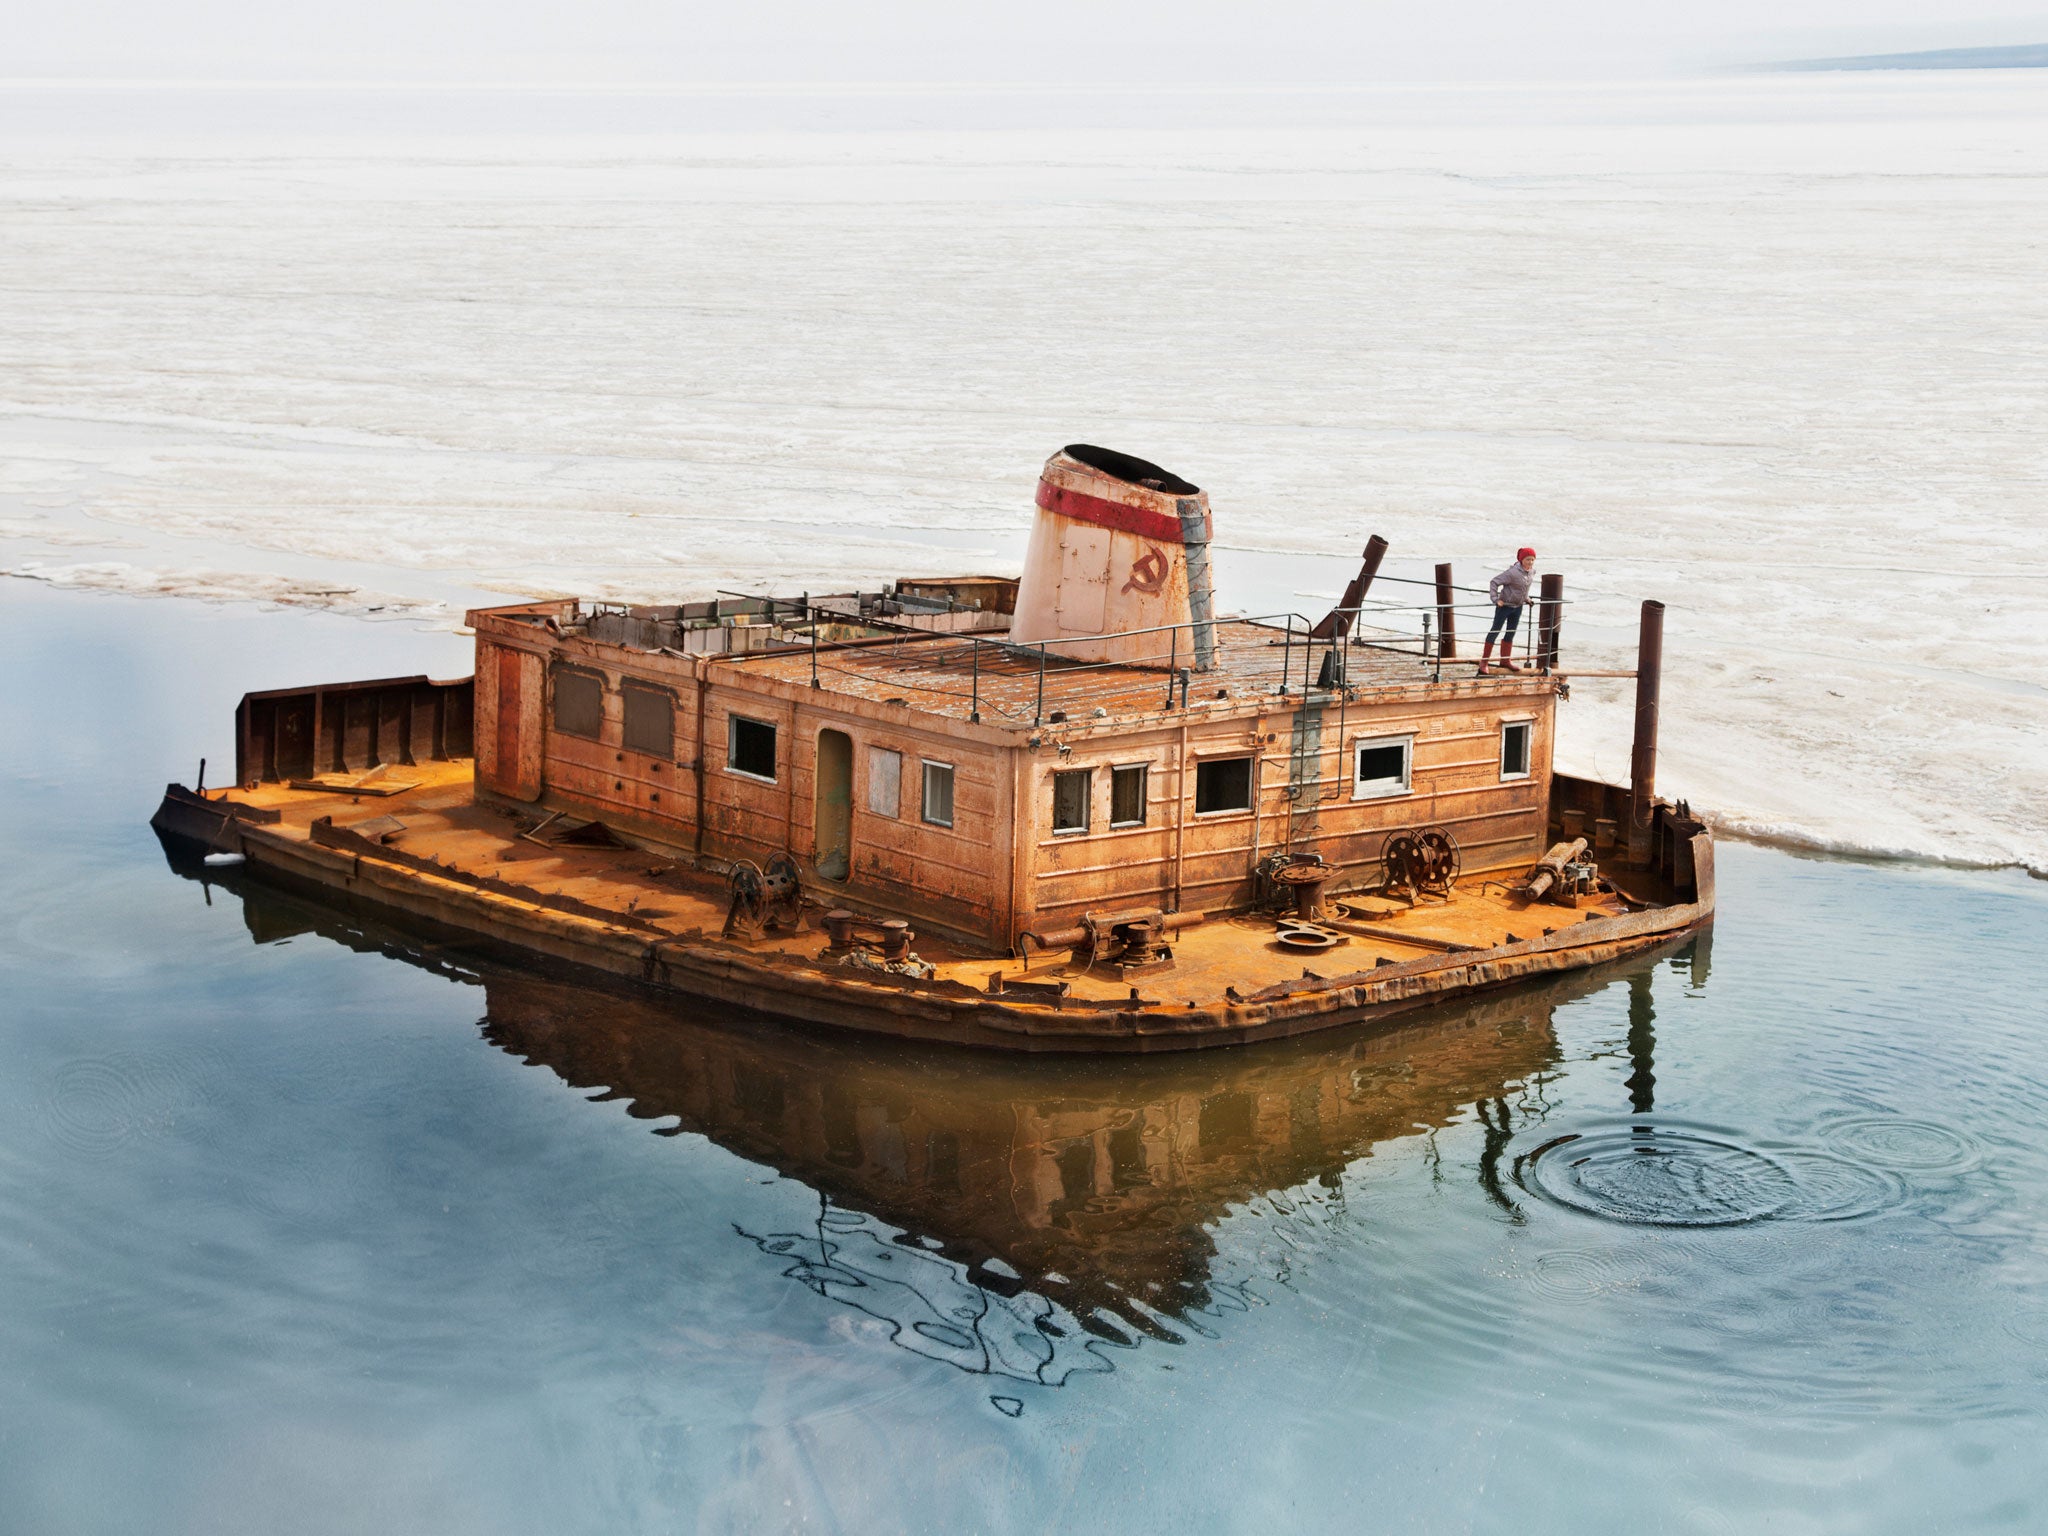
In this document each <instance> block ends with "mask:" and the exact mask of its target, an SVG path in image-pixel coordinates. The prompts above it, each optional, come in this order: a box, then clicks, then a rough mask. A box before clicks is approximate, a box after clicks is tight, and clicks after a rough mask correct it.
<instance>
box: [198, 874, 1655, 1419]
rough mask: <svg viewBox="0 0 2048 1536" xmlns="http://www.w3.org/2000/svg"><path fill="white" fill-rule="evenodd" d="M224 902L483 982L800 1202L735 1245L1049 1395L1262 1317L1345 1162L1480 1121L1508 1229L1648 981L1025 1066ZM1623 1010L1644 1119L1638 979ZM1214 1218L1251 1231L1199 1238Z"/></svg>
mask: <svg viewBox="0 0 2048 1536" xmlns="http://www.w3.org/2000/svg"><path fill="white" fill-rule="evenodd" d="M233 884H234V885H235V886H236V888H237V889H238V890H239V891H240V892H241V894H242V896H243V900H244V912H245V914H246V919H247V922H248V925H249V928H250V931H251V933H252V934H253V935H254V936H255V937H256V938H257V940H258V941H259V942H266V941H274V940H276V939H279V938H283V937H287V936H290V935H293V934H298V933H305V932H309V931H310V932H317V933H320V934H322V935H324V936H326V937H329V938H332V939H335V940H337V941H339V942H341V943H344V944H348V945H350V946H352V947H355V948H359V949H375V950H380V951H383V952H385V953H388V954H392V955H395V956H398V957H400V958H404V959H407V960H409V961H411V962H412V963H415V964H423V965H427V966H430V967H431V968H433V969H436V970H439V971H442V972H444V973H449V974H455V975H460V976H463V977H465V978H467V979H474V980H480V981H481V983H482V985H483V988H484V994H485V1016H484V1019H483V1020H482V1023H481V1028H482V1030H483V1033H484V1035H485V1037H486V1038H487V1039H489V1040H490V1041H491V1042H492V1043H493V1044H495V1045H497V1046H498V1047H500V1048H501V1049H503V1050H505V1051H508V1052H511V1053H512V1054H514V1055H516V1056H518V1057H520V1058H522V1059H523V1060H525V1061H526V1062H528V1063H530V1064H532V1065H535V1066H540V1067H545V1068H547V1069H548V1070H549V1071H551V1072H553V1073H555V1074H556V1075H557V1076H558V1077H560V1078H561V1079H562V1081H563V1082H564V1083H566V1084H568V1085H570V1086H572V1087H575V1088H579V1089H584V1090H593V1089H603V1090H606V1091H605V1092H604V1093H603V1094H602V1095H601V1097H603V1098H605V1099H608V1100H630V1101H631V1108H630V1112H631V1113H632V1114H634V1115H636V1116H638V1117H641V1118H645V1119H649V1120H667V1119H669V1118H671V1117H673V1119H674V1120H675V1121H676V1122H678V1123H677V1124H674V1125H660V1126H657V1127H656V1129H657V1130H658V1131H659V1132H660V1133H661V1134H667V1135H680V1134H684V1133H691V1134H696V1135H701V1136H704V1137H706V1138H708V1139H709V1140H711V1141H713V1142H715V1143H717V1144H718V1145H719V1146H721V1147H724V1148H726V1149H728V1150H730V1151H732V1152H734V1153H737V1154H739V1155H740V1156H742V1157H745V1158H748V1159H751V1160H754V1161H757V1162H760V1163H762V1164H765V1165H767V1166H769V1167H771V1168H773V1169H775V1170H777V1171H778V1172H779V1173H781V1174H782V1175H784V1176H785V1177H787V1178H790V1179H794V1180H799V1181H801V1182H802V1183H803V1184H804V1185H806V1186H808V1187H809V1188H810V1189H812V1190H814V1191H816V1193H817V1196H818V1211H817V1215H816V1218H815V1219H814V1220H812V1221H809V1222H806V1223H804V1224H802V1226H801V1227H800V1228H798V1229H796V1230H777V1231H767V1230H763V1231H751V1230H744V1229H736V1230H738V1231H739V1235H740V1236H741V1237H742V1238H744V1239H745V1240H746V1241H748V1242H751V1243H753V1244H754V1245H755V1246H756V1247H757V1248H758V1249H759V1250H760V1251H761V1253H762V1254H763V1255H764V1256H765V1257H766V1258H767V1259H768V1260H770V1261H771V1262H774V1263H776V1264H778V1265H780V1266H781V1268H782V1272H783V1273H784V1274H786V1275H788V1276H789V1277H791V1278H793V1279H795V1280H798V1281H800V1282H802V1283H803V1284H804V1285H806V1286H808V1287H810V1289H811V1290H813V1291H814V1292H816V1293H817V1294H818V1295H820V1296H822V1297H826V1298H829V1299H831V1300H833V1301H837V1302H842V1303H845V1304H846V1305H848V1306H852V1307H856V1308H858V1309H860V1310H861V1311H863V1312H865V1313H868V1314H870V1315H871V1316H873V1317H875V1318H878V1319H881V1320H882V1321H883V1322H884V1323H885V1324H886V1325H887V1326H888V1330H889V1334H890V1336H891V1337H892V1338H893V1339H894V1341H895V1342H896V1343H898V1344H899V1345H901V1346H903V1347H904V1348H907V1349H911V1350H914V1351H916V1352H917V1353H919V1354H922V1355H926V1356H929V1357H931V1358H933V1359H936V1360H942V1361H945V1362H946V1363H948V1364H950V1365H953V1366H956V1367H958V1368H960V1369H962V1370H968V1371H975V1372H982V1373H987V1374H990V1375H997V1376H1007V1377H1013V1378H1017V1379H1020V1380H1024V1381H1032V1382H1039V1383H1044V1384H1048V1385H1057V1384H1058V1383H1059V1382H1061V1381H1063V1380H1065V1379H1066V1378H1067V1377H1068V1376H1070V1375H1072V1374H1073V1373H1075V1372H1077V1371H1097V1370H1107V1369H1109V1368H1110V1362H1111V1360H1112V1359H1113V1358H1114V1352H1115V1351H1116V1350H1117V1349H1120V1348H1129V1347H1133V1346H1135V1345H1136V1344H1138V1343H1139V1342H1140V1341H1141V1340H1142V1339H1143V1338H1145V1337H1147V1336H1150V1337H1152V1338H1157V1339H1182V1338H1185V1337H1186V1336H1187V1335H1188V1334H1190V1333H1194V1334H1213V1333H1214V1332H1215V1331H1216V1328H1217V1325H1218V1324H1219V1323H1220V1322H1222V1321H1223V1320H1224V1319H1225V1318H1226V1317H1227V1315H1228V1314H1229V1313H1231V1312H1233V1311H1242V1310H1245V1309H1247V1308H1249V1307H1252V1306H1255V1305H1259V1304H1261V1303H1262V1302H1263V1301H1264V1300H1266V1299H1268V1298H1269V1297H1270V1295H1271V1294H1272V1292H1273V1291H1274V1290H1275V1289H1276V1288H1277V1287H1282V1286H1285V1285H1286V1284H1287V1283H1288V1280H1289V1278H1290V1275H1291V1274H1292V1273H1293V1271H1294V1270H1295V1269H1296V1268H1298V1267H1299V1266H1300V1265H1301V1264H1302V1263H1303V1262H1304V1259H1305V1258H1308V1257H1312V1256H1313V1254H1314V1252H1315V1251H1316V1249H1317V1248H1318V1247H1320V1246H1321V1244H1322V1243H1323V1242H1324V1241H1325V1240H1326V1238H1327V1235H1328V1230H1329V1228H1330V1227H1331V1226H1332V1224H1334V1223H1338V1222H1341V1221H1342V1220H1343V1218H1344V1200H1345V1182H1344V1174H1345V1171H1346V1169H1347V1167H1348V1166H1349V1165H1350V1164H1352V1163H1353V1162H1355V1161H1356V1160H1357V1159H1359V1158H1362V1157H1365V1156H1368V1155H1370V1154H1371V1153H1372V1152H1373V1151H1374V1149H1375V1148H1376V1147H1377V1146H1380V1145H1382V1144H1384V1143H1389V1142H1393V1141H1398V1140H1401V1139H1404V1138H1408V1137H1412V1136H1417V1135H1422V1134H1427V1133H1430V1132H1432V1131H1434V1130H1435V1129H1437V1128H1440V1127H1443V1126H1446V1125H1449V1124H1452V1123H1453V1122H1459V1121H1466V1120H1470V1119H1473V1118H1476V1119H1477V1120H1478V1121H1479V1122H1480V1123H1481V1124H1482V1125H1483V1126H1484V1127H1485V1130H1484V1150H1483V1151H1482V1154H1481V1157H1480V1163H1479V1179H1480V1183H1481V1184H1482V1186H1483V1187H1484V1188H1485V1190H1486V1192H1487V1194H1488V1196H1489V1197H1490V1198H1491V1199H1493V1200H1494V1201H1496V1202H1497V1203H1498V1204H1499V1205H1501V1206H1502V1207H1503V1208H1504V1210H1505V1211H1506V1212H1508V1213H1510V1214H1512V1213H1514V1212H1515V1209H1516V1208H1515V1205H1514V1200H1513V1195H1514V1193H1515V1191H1514V1187H1513V1184H1512V1182H1508V1183H1506V1184H1504V1183H1503V1180H1502V1170H1501V1168H1500V1166H1499V1159H1500V1154H1501V1153H1502V1151H1503V1150H1504V1149H1505V1148H1506V1146H1507V1143H1508V1141H1509V1139H1510V1137H1511V1135H1513V1134H1514V1133H1515V1132H1516V1131H1518V1130H1520V1129H1522V1128H1524V1127H1525V1126H1526V1124H1527V1122H1528V1120H1529V1118H1530V1116H1531V1115H1532V1114H1539V1115H1540V1114H1541V1112H1542V1104H1541V1094H1542V1084H1543V1081H1544V1078H1545V1074H1546V1073H1547V1072H1548V1070H1549V1069H1550V1068H1552V1067H1553V1065H1554V1064H1555V1063H1556V1061H1557V1044H1556V1040H1555V1037H1554V1035H1553V1033H1552V1030H1551V1014H1552V1011H1553V1009H1555V1008H1556V1007H1557V1006H1558V1005H1559V1004H1561V1003H1563V1002H1565V1001H1568V1000H1570V999H1571V998H1574V997H1578V996H1584V995H1586V994H1589V993H1591V992H1594V991H1597V990H1600V989H1601V988H1603V987H1605V986H1609V985H1614V984H1617V983H1621V982H1622V981H1623V978H1624V977H1625V976H1628V975H1630V974H1632V973H1634V972H1639V971H1645V970H1646V969H1647V968H1648V967H1650V966H1654V965H1655V963H1656V962H1655V961H1654V960H1648V959H1638V960H1635V961H1632V962H1626V963H1624V966H1623V968H1621V969H1620V970H1612V969H1610V970H1608V971H1605V972H1603V971H1598V970H1596V971H1588V972H1578V973H1574V974H1573V975H1571V976H1568V977H1565V978H1562V979H1560V980H1558V981H1556V982H1553V983H1551V984H1549V985H1547V986H1545V987H1541V988H1525V989H1520V990H1517V991H1514V992H1512V993H1508V994H1504V995H1502V996H1499V997H1497V998H1493V999H1489V1000H1485V1001H1481V1002H1477V1003H1467V1004H1465V1005H1463V1006H1459V1007H1455V1008H1448V1009H1445V1010H1443V1011H1442V1012H1441V1013H1438V1014H1434V1015H1425V1016H1422V1017H1420V1018H1418V1019H1417V1020H1416V1021H1414V1022H1411V1023H1408V1024H1405V1025H1403V1026H1400V1027H1397V1028H1380V1029H1376V1030H1372V1031H1370V1032H1369V1033H1362V1034H1355V1035H1351V1036H1350V1037H1348V1038H1347V1036H1346V1035H1345V1034H1343V1033H1341V1032H1339V1033H1336V1034H1331V1035H1321V1036H1316V1037H1313V1038H1312V1039H1308V1040H1302V1041H1292V1042H1276V1043H1274V1044H1270V1045H1264V1046H1254V1047H1245V1048H1240V1049H1233V1050H1229V1051H1216V1052H1213V1053H1208V1052H1195V1053H1175V1054H1172V1055H1167V1056H1161V1057H1152V1058H1146V1057H1137V1058H1129V1057H1120V1058H1104V1057H1092V1058H1089V1057H1076V1058H1045V1057H1032V1056H1023V1055H998V1054H993V1053H987V1052H981V1053H970V1052H966V1051H953V1050H949V1049H945V1048H930V1047H925V1048H916V1047H907V1046H902V1045H898V1044H895V1043H893V1042H884V1041H865V1040H864V1041H858V1042H852V1041H847V1040H843V1039H839V1038H832V1037H825V1038H820V1037H816V1036H810V1035H806V1034H805V1033H803V1032H802V1031H800V1030H799V1029H796V1028H793V1027H791V1026H788V1025H783V1024H778V1023H775V1022H772V1021H768V1020H750V1019H739V1020H728V1021H717V1020H713V1019H711V1018H708V1017H706V1016H705V1015H704V1014H703V1013H697V1012H690V1011H686V1010H685V1009H684V1008H681V1007H678V1006H676V1005H674V1004H672V1003H669V1002H667V1001H657V1000H653V999H651V998H642V997H639V996H634V995H629V994H623V993H617V992H612V991H607V990H603V989H600V988H596V987H589V986H584V985H580V984H565V983H563V982H558V981H553V980H546V979H541V978H538V977H536V976H533V975H531V974H528V973H524V972H519V971H513V970H506V969H499V968H496V967H494V966H492V965H490V964H488V963H485V964H482V965H479V966H473V965H472V964H471V963H470V960H469V957H468V956H467V954H465V953H464V952H462V951H458V950H450V949H442V948H438V947H435V946H427V945H422V944H421V943H420V942H419V941H418V940H417V939H416V938H410V937H408V936H406V935H405V934H402V933H400V932H398V931H396V930H393V929H389V928H384V927H381V926H379V925H378V924H377V923H376V922H375V921H374V920H371V919H366V918H362V917H358V916H356V915H354V914H353V913H345V912H343V911H341V910H339V909H336V908H331V907H328V906H326V905H325V904H323V903H316V902H313V901H310V900H308V901H302V900H300V899H298V898H296V897H287V896H283V895H280V894H278V893H277V892H275V891H273V890H271V889H269V888H267V887H265V886H263V885H261V884H258V883H255V882H249V881H246V880H235V881H234V882H233ZM451 960H455V961H457V962H458V963H453V964H451ZM1636 1003H1637V1015H1636V1017H1637V1021H1638V1022H1637V1029H1636V1031H1635V1032H1634V1033H1633V1034H1632V1036H1631V1045H1632V1046H1633V1047H1634V1048H1635V1049H1636V1050H1637V1051H1638V1052H1639V1053H1640V1054H1639V1059H1638V1060H1637V1062H1636V1066H1637V1069H1638V1072H1639V1074H1640V1077H1641V1079H1642V1080H1643V1081H1642V1082H1640V1083H1636V1084H1632V1086H1634V1087H1635V1088H1636V1089H1637V1090H1638V1093H1639V1098H1638V1103H1640V1102H1641V1097H1642V1096H1646V1088H1647V1079H1648V1076H1649V1073H1648V1065H1649V1064H1648V1060H1647V1036H1648V1027H1647V1018H1646V1016H1645V1010H1646V1007H1647V992H1646V991H1645V990H1642V984H1638V994H1637V999H1636ZM1511 1098H1512V1100H1513V1102H1512V1103H1511ZM1234 1213H1235V1214H1240V1215H1246V1214H1248V1215H1251V1216H1253V1217H1254V1218H1255V1219H1253V1220H1251V1221H1248V1222H1245V1223H1242V1224H1241V1230H1240V1229H1239V1228H1238V1227H1236V1226H1234V1227H1233V1235H1232V1237H1231V1238H1230V1239H1229V1240H1228V1241H1224V1242H1219V1236H1220V1234H1221V1229H1222V1227H1223V1225H1224V1224H1225V1222H1226V1220H1227V1218H1229V1217H1231V1216H1232V1215H1233V1214H1234ZM998 1402H999V1406H1003V1407H1004V1408H1005V1409H1006V1410H1010V1409H1011V1407H1012V1402H1013V1400H1010V1399H998Z"/></svg>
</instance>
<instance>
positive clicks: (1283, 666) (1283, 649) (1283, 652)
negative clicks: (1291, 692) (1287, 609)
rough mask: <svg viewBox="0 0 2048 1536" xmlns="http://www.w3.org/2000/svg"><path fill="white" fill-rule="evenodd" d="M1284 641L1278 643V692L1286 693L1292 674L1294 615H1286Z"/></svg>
mask: <svg viewBox="0 0 2048 1536" xmlns="http://www.w3.org/2000/svg"><path fill="white" fill-rule="evenodd" d="M1282 633H1284V634H1285V635H1286V637H1287V638H1286V639H1284V640H1282V641H1281V642H1280V692H1281V694H1282V695H1283V696H1284V695H1285V694H1286V692H1287V680H1288V678H1289V677H1291V676H1292V675H1293V673H1294V615H1293V614H1291V613H1290V614H1289V615H1287V628H1286V629H1285V630H1284V631H1282Z"/></svg>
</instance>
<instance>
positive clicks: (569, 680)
mask: <svg viewBox="0 0 2048 1536" xmlns="http://www.w3.org/2000/svg"><path fill="white" fill-rule="evenodd" d="M554 701H555V729H556V730H558V731H560V732H561V733H562V734H563V735H565V736H585V737H588V738H589V739H590V740H592V741H596V740H597V739H598V738H599V737H600V736H602V735H603V734H604V678H603V677H601V676H600V675H598V674H597V673H595V672H579V671H577V670H575V669H574V668H571V667H557V668H555V676H554Z"/></svg>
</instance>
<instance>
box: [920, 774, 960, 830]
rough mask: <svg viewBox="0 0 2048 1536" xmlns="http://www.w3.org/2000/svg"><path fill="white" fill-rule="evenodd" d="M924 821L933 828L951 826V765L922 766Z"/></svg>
mask: <svg viewBox="0 0 2048 1536" xmlns="http://www.w3.org/2000/svg"><path fill="white" fill-rule="evenodd" d="M924 819H925V820H926V821H928V822H930V823H931V824H932V825H933V826H935V827H950V826H951V825H953V765H952V764H951V763H926V764H925V765H924Z"/></svg>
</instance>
